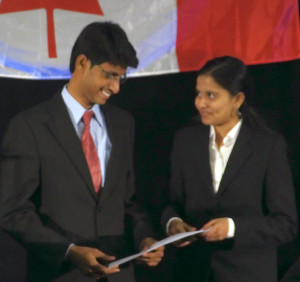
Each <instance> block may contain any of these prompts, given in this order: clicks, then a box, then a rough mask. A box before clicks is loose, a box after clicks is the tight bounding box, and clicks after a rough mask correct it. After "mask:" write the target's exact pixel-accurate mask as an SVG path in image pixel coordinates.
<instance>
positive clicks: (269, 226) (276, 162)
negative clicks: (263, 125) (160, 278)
mask: <svg viewBox="0 0 300 282" xmlns="http://www.w3.org/2000/svg"><path fill="white" fill-rule="evenodd" d="M209 132H210V130H209V127H208V126H203V125H202V124H200V125H199V124H196V125H193V126H190V127H187V128H184V129H182V130H181V131H179V132H178V134H177V135H176V137H175V140H174V147H173V153H172V175H171V182H170V198H171V203H170V205H169V206H168V207H167V208H166V209H165V211H164V213H163V216H162V224H163V226H166V223H167V221H168V220H169V219H170V218H171V217H174V216H178V217H181V218H182V219H183V220H185V221H186V222H187V223H189V224H190V225H192V226H195V227H197V228H201V227H202V226H203V225H204V224H205V223H207V222H208V221H209V220H211V219H213V218H222V217H230V218H232V219H233V221H234V223H235V235H234V239H225V240H224V241H223V242H215V243H205V242H203V241H201V240H198V241H197V242H196V243H192V244H191V245H190V246H188V247H186V248H182V249H181V250H180V253H181V256H182V257H183V260H182V261H181V263H182V264H183V265H184V277H185V278H186V280H182V281H205V279H206V277H207V274H208V272H211V273H213V276H214V278H215V281H217V282H219V281H222V282H229V281H230V282H232V281H239V282H246V281H247V282H253V281H255V282H260V281H261V282H273V281H277V270H276V269H277V268H276V267H277V259H276V258H277V257H276V247H277V246H279V245H281V244H283V243H285V242H287V241H289V240H291V239H293V237H294V236H295V233H296V230H297V226H296V225H297V217H296V208H295V199H294V188H293V184H292V177H291V173H290V169H289V165H288V161H287V156H286V144H285V142H284V140H283V138H282V137H281V136H280V135H279V134H277V133H275V132H272V131H269V130H254V129H251V128H250V127H249V126H248V125H246V124H245V122H244V123H243V125H242V127H241V130H240V133H239V135H238V138H237V140H236V143H235V145H234V148H233V150H232V153H231V155H230V158H229V160H228V163H227V166H226V169H225V171H224V174H223V177H222V180H221V183H220V186H219V191H218V192H217V193H216V194H214V191H213V184H212V174H211V170H210V164H209ZM201 279H203V280H201Z"/></svg>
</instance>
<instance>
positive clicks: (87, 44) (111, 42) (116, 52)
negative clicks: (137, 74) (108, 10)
mask: <svg viewBox="0 0 300 282" xmlns="http://www.w3.org/2000/svg"><path fill="white" fill-rule="evenodd" d="M81 54H83V55H85V56H86V57H87V58H88V59H89V60H90V61H91V65H92V66H93V65H96V64H97V65H98V64H102V63H104V62H108V63H111V64H113V65H119V66H121V67H123V68H124V69H126V68H127V67H129V66H130V67H137V65H138V59H137V56H136V51H135V49H134V48H133V46H132V44H131V43H130V42H129V40H128V38H127V35H126V33H125V31H124V30H123V29H122V28H121V27H120V26H119V25H118V24H115V23H112V22H94V23H91V24H89V25H87V26H86V27H85V28H84V29H83V30H82V31H81V33H80V34H79V36H78V38H77V40H76V42H75V44H74V46H73V49H72V53H71V59H70V71H71V73H73V72H74V70H75V62H76V58H77V57H78V56H79V55H81Z"/></svg>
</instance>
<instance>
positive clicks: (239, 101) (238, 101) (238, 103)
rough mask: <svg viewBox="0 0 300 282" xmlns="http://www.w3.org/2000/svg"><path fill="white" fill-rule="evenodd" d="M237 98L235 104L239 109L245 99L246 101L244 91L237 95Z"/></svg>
mask: <svg viewBox="0 0 300 282" xmlns="http://www.w3.org/2000/svg"><path fill="white" fill-rule="evenodd" d="M235 98H236V101H235V106H236V108H237V109H239V108H240V107H241V106H242V104H243V103H244V101H245V94H244V92H239V93H238V94H237V95H236V96H235Z"/></svg>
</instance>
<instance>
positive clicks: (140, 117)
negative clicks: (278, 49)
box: [0, 60, 300, 282]
mask: <svg viewBox="0 0 300 282" xmlns="http://www.w3.org/2000/svg"><path fill="white" fill-rule="evenodd" d="M249 70H250V73H251V75H252V78H253V82H254V88H255V91H254V99H253V105H254V106H255V108H256V109H257V110H258V111H259V112H260V113H261V114H262V115H263V116H264V117H265V119H266V120H267V121H268V122H269V124H270V126H271V127H272V128H274V129H276V130H278V131H279V132H281V133H282V134H283V135H284V137H285V138H286V141H287V143H288V149H289V150H288V156H289V159H290V164H291V168H292V172H293V177H294V183H295V192H296V197H297V203H299V201H300V195H299V188H300V187H299V186H300V173H299V169H300V152H299V144H300V142H299V141H300V134H299V125H300V123H299V119H300V115H299V110H300V78H299V77H300V60H294V61H290V62H283V63H274V64H266V65H255V66H249ZM195 78H196V72H186V73H178V74H170V75H160V76H151V77H140V78H130V79H129V80H128V81H127V82H126V83H125V84H124V85H122V87H121V91H120V93H119V94H118V95H115V96H114V97H112V98H111V99H110V102H111V103H113V104H115V105H118V106H119V107H121V108H123V109H126V110H128V111H129V112H131V113H132V114H133V115H134V117H135V119H136V155H135V158H136V163H135V165H136V180H137V188H138V194H139V196H140V197H141V198H142V199H143V201H144V203H145V206H146V207H147V209H148V210H149V213H150V214H151V217H152V220H153V224H154V226H155V228H156V231H157V232H158V234H159V236H161V237H163V236H164V234H163V231H162V230H161V228H160V226H159V215H160V212H161V209H162V207H163V205H164V201H165V199H166V191H167V186H168V177H169V157H170V152H171V148H172V140H173V136H174V133H175V132H176V131H177V130H178V129H179V128H180V127H182V126H184V125H185V124H186V123H188V121H189V120H190V119H191V118H192V117H193V116H194V115H195V114H196V110H195V108H194V104H193V103H194V97H195ZM66 83H67V81H66V80H21V79H8V78H0V86H1V90H0V142H1V141H2V138H3V134H4V132H5V129H6V126H7V123H8V122H9V120H10V118H11V117H12V116H13V115H15V114H16V113H18V112H19V111H21V110H24V109H26V108H28V107H31V106H33V105H34V104H36V103H38V102H40V101H43V100H45V99H48V98H49V97H51V96H52V95H54V94H55V93H56V91H57V90H59V89H60V88H61V87H62V86H63V85H64V84H66ZM298 206H299V204H298ZM74 220H75V219H74ZM298 240H299V239H298V238H297V239H296V241H295V242H292V243H290V244H287V245H285V246H283V247H281V248H280V249H279V276H282V274H284V272H285V271H286V270H287V268H288V267H289V266H290V265H291V263H292V262H293V261H294V260H295V259H296V257H297V255H298V253H300V247H299V246H298V245H299V244H298ZM173 258H174V250H173V248H172V247H171V246H168V248H167V250H166V257H165V259H164V261H163V263H162V264H161V265H160V266H159V267H157V268H155V269H151V270H149V269H146V268H144V267H143V266H137V267H136V271H137V276H138V277H139V281H143V282H145V281H171V280H172V273H173V269H172V266H173V263H172V262H173ZM25 269H26V252H25V251H24V249H23V248H22V247H21V246H19V245H18V244H17V243H16V242H14V241H13V239H11V238H10V237H9V236H8V235H6V234H5V233H4V231H1V230H0V281H5V282H6V281H8V282H13V281H18V282H22V281H25V273H26V271H25Z"/></svg>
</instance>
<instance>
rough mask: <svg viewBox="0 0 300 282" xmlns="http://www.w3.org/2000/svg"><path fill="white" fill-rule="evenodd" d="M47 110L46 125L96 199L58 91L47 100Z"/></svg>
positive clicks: (74, 133) (70, 122) (76, 136)
mask: <svg viewBox="0 0 300 282" xmlns="http://www.w3.org/2000/svg"><path fill="white" fill-rule="evenodd" d="M48 110H49V113H50V114H51V116H52V118H51V119H50V120H49V121H48V122H47V123H46V126H47V127H48V128H49V130H50V131H51V133H52V135H53V137H54V138H55V139H56V140H57V142H58V143H59V144H60V146H61V147H62V149H63V150H64V151H65V153H66V155H67V156H68V157H69V159H70V160H71V161H72V163H73V164H74V166H75V168H76V169H77V171H78V173H79V174H80V175H81V176H82V178H83V179H84V181H85V182H86V184H87V186H88V190H89V191H90V193H91V195H92V196H93V197H94V198H95V199H96V197H97V195H96V193H95V190H94V187H93V183H92V178H91V175H90V171H89V168H88V165H87V162H86V159H85V156H84V153H83V151H82V148H81V143H80V140H79V138H78V135H77V134H76V131H75V129H74V126H73V124H72V121H71V119H70V116H69V114H68V110H67V108H66V106H65V104H64V102H63V100H62V97H61V95H60V93H58V94H56V95H55V96H54V97H53V99H52V100H50V101H49V105H48Z"/></svg>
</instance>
